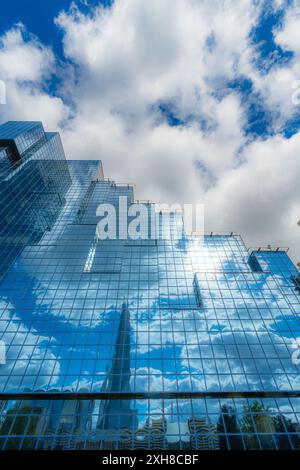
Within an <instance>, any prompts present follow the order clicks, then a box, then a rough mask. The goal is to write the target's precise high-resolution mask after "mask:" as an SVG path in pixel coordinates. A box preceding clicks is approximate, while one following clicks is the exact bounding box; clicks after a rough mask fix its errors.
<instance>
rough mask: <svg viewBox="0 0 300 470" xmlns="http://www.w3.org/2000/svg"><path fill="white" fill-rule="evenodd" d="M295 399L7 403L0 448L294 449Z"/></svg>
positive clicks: (299, 411)
mask: <svg viewBox="0 0 300 470" xmlns="http://www.w3.org/2000/svg"><path fill="white" fill-rule="evenodd" d="M299 419H300V407H299V399H293V398H276V399H274V398H272V399H271V398H269V399H266V398H264V399H258V398H255V399H245V398H235V399H213V398H211V399H210V398H209V399H173V400H170V399H163V398H161V399H151V400H147V399H132V400H118V399H116V400H110V401H109V403H107V402H106V401H103V400H94V399H90V400H83V399H81V400H58V401H56V400H10V401H3V402H2V412H1V416H0V423H1V428H0V447H1V449H3V450H4V449H5V450H13V449H46V450H51V449H52V450H61V449H62V450H71V449H88V450H92V449H110V450H113V449H118V450H120V449H132V450H134V449H161V450H171V449H182V450H243V449H246V450H253V449H256V450H260V449H264V450H276V449H283V450H292V449H295V450H299V449H300V423H299Z"/></svg>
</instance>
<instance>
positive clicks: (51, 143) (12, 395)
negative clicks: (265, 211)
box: [0, 123, 300, 450]
mask: <svg viewBox="0 0 300 470" xmlns="http://www.w3.org/2000/svg"><path fill="white" fill-rule="evenodd" d="M0 165H1V196H2V197H1V202H0V211H1V247H0V249H1V283H0V299H1V300H0V332H1V339H2V341H3V342H4V344H5V347H6V361H5V364H1V365H0V387H1V388H0V393H1V397H0V399H1V401H0V412H1V416H0V447H1V448H2V449H214V450H217V449H297V448H300V424H299V423H300V398H299V393H300V377H299V365H297V364H296V363H295V361H293V360H292V354H293V353H295V351H296V352H297V347H298V346H297V338H298V337H299V336H300V321H299V316H298V315H299V313H300V309H299V307H300V299H299V282H298V273H297V270H296V268H295V266H294V265H293V263H292V262H291V260H290V259H289V257H288V255H287V253H286V252H285V251H283V250H280V249H278V250H271V249H265V250H263V249H261V250H250V251H248V250H247V249H246V247H245V245H244V243H243V241H242V239H241V237H240V236H238V235H235V234H224V235H221V234H219V235H218V234H207V235H205V236H204V239H200V238H199V237H197V236H195V235H189V236H188V235H187V234H185V233H184V230H183V222H182V215H181V214H180V213H177V212H174V213H173V214H172V216H171V217H170V222H169V223H170V226H171V234H173V233H174V236H171V238H166V239H163V238H160V237H158V238H156V239H152V240H130V239H120V238H117V239H115V240H99V239H97V238H96V237H95V231H96V226H97V223H98V221H99V217H98V216H96V210H97V207H98V205H99V204H100V203H111V204H113V205H115V206H116V207H117V204H118V200H119V197H120V196H126V197H127V201H128V205H129V206H130V204H131V203H132V202H133V201H134V191H133V187H132V186H131V185H126V184H125V185H118V184H116V183H114V182H113V181H109V180H107V179H104V177H103V173H102V167H101V164H99V162H97V161H90V160H87V161H66V160H65V158H64V154H63V150H62V147H61V143H60V140H59V136H58V135H57V134H53V133H45V132H44V130H43V127H42V125H41V124H40V123H8V124H6V125H4V126H0ZM161 218H162V214H161V213H157V214H156V219H157V220H156V222H157V226H158V227H159V230H162V228H161V224H160V222H161V220H160V219H161ZM121 223H122V222H121ZM118 228H120V227H118ZM175 233H176V234H178V233H180V234H181V236H180V237H179V238H178V236H177V235H175ZM296 362H297V361H296Z"/></svg>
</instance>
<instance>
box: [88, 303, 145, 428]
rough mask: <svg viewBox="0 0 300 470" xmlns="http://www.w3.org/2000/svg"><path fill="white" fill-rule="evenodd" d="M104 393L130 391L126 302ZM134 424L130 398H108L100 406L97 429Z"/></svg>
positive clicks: (128, 313) (103, 388)
mask: <svg viewBox="0 0 300 470" xmlns="http://www.w3.org/2000/svg"><path fill="white" fill-rule="evenodd" d="M102 391H103V392H105V393H113V392H119V393H122V392H130V312H129V309H128V305H127V302H124V303H123V305H122V311H121V316H120V322H119V327H118V334H117V339H116V342H115V349H114V354H113V357H112V362H111V368H110V371H109V372H108V374H107V377H106V379H105V381H104V383H103V386H102ZM135 426H136V414H135V413H134V412H133V411H132V410H131V409H130V400H126V399H120V400H119V399H108V400H104V401H103V404H102V406H101V407H100V412H99V418H98V425H97V427H98V429H103V430H106V431H109V430H118V429H119V430H121V429H122V428H123V429H124V428H127V429H133V428H134V427H135Z"/></svg>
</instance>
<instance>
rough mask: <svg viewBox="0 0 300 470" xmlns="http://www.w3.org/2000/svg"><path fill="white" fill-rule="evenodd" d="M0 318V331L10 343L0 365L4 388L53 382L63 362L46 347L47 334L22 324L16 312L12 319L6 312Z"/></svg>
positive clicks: (13, 388) (16, 388) (25, 386)
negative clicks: (44, 344) (2, 363)
mask: <svg viewBox="0 0 300 470" xmlns="http://www.w3.org/2000/svg"><path fill="white" fill-rule="evenodd" d="M10 307H11V306H10ZM1 320H2V321H1V322H0V324H1V329H2V331H1V332H0V333H1V335H2V340H3V341H4V342H5V343H6V344H7V356H6V364H5V365H2V366H0V375H1V386H2V387H3V389H2V391H3V392H4V391H10V392H11V391H20V390H22V389H24V388H32V387H33V386H34V387H36V388H43V387H44V386H54V385H55V384H56V381H57V379H58V376H59V373H60V366H59V361H58V360H57V357H56V356H55V355H54V354H53V353H52V352H51V351H50V350H49V349H45V348H44V347H43V342H44V341H45V342H46V341H47V342H48V338H47V337H46V336H42V335H40V334H39V333H38V331H37V330H34V329H31V330H29V329H28V328H26V327H25V326H24V325H22V324H20V321H21V319H20V318H19V317H18V316H16V315H15V316H14V319H13V320H11V318H10V317H9V316H8V315H5V314H3V315H2V317H1ZM7 378H8V380H7ZM6 380H7V382H6Z"/></svg>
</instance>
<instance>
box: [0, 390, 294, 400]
mask: <svg viewBox="0 0 300 470" xmlns="http://www.w3.org/2000/svg"><path fill="white" fill-rule="evenodd" d="M299 397H300V390H287V391H279V390H270V391H267V390H266V391H226V392H224V391H216V392H212V391H211V392H209V391H205V392H149V393H144V392H109V393H105V392H24V393H0V400H80V399H81V400H91V399H96V400H121V399H123V400H133V399H137V400H147V399H164V400H168V399H176V398H177V399H196V398H223V399H225V398H299Z"/></svg>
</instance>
